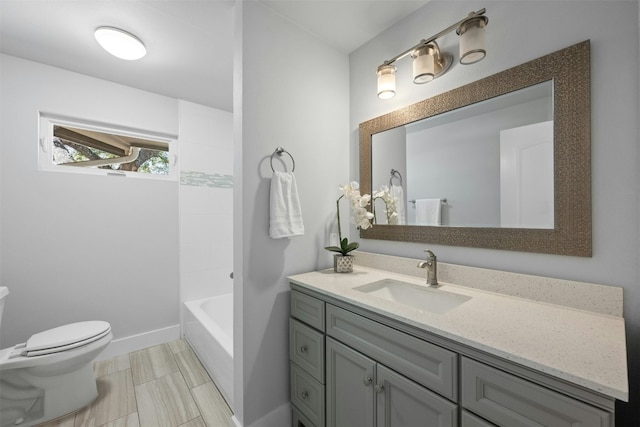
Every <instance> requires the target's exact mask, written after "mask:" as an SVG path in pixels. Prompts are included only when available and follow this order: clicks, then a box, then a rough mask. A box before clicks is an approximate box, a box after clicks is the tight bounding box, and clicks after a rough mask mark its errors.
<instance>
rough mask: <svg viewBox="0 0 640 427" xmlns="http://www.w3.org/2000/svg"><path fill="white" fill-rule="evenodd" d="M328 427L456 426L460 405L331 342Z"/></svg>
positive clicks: (345, 347)
mask: <svg viewBox="0 0 640 427" xmlns="http://www.w3.org/2000/svg"><path fill="white" fill-rule="evenodd" d="M326 386H327V388H326V390H327V400H326V403H327V417H326V419H327V427H353V426H362V427H367V426H371V427H373V426H377V427H454V426H456V425H457V421H456V420H457V412H458V409H457V405H455V404H454V403H451V402H449V401H447V400H446V399H444V398H442V397H440V396H438V395H437V394H435V393H433V392H431V391H429V390H428V389H426V388H425V387H422V386H421V385H419V384H417V383H415V382H413V381H411V380H409V379H407V378H405V377H403V376H402V375H400V374H398V373H396V372H394V371H393V370H391V369H389V368H387V367H386V366H384V365H382V364H380V363H377V362H376V361H375V360H373V359H370V358H369V357H367V356H365V355H363V354H361V353H359V352H357V351H355V350H353V349H351V348H349V347H347V346H346V345H344V344H342V343H340V342H338V341H336V340H334V339H332V338H329V337H328V338H327V385H326Z"/></svg>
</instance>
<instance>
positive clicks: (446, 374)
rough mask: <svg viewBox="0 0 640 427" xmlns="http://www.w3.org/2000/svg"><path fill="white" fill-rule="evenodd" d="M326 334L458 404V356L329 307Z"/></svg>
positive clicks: (394, 330)
mask: <svg viewBox="0 0 640 427" xmlns="http://www.w3.org/2000/svg"><path fill="white" fill-rule="evenodd" d="M326 316H327V334H328V335H330V336H332V337H334V338H336V339H338V340H339V341H342V342H343V343H345V344H347V345H348V346H350V347H352V348H354V349H356V350H358V351H360V352H361V353H364V354H366V355H367V356H369V357H371V358H373V359H375V360H377V361H379V362H381V363H383V364H384V365H386V366H388V367H389V368H391V369H393V370H394V371H396V372H399V373H401V374H403V375H404V376H406V377H409V378H411V379H412V380H413V381H415V382H417V383H419V384H422V385H423V386H425V387H427V388H429V389H431V390H433V391H435V392H437V393H440V394H441V395H443V396H444V397H446V398H448V399H449V400H452V401H454V402H457V401H458V371H457V364H458V362H457V361H458V355H457V354H456V353H454V352H452V351H449V350H445V349H444V348H442V347H438V346H436V345H434V344H431V343H428V342H426V341H423V340H421V339H418V338H416V337H414V336H411V335H409V334H405V333H404V332H400V331H398V330H396V329H393V328H390V327H388V326H384V325H382V324H380V323H378V322H374V321H372V320H369V319H367V318H364V317H362V316H359V315H357V314H354V313H351V312H349V311H347V310H343V309H341V308H338V307H335V306H333V305H331V304H327V307H326Z"/></svg>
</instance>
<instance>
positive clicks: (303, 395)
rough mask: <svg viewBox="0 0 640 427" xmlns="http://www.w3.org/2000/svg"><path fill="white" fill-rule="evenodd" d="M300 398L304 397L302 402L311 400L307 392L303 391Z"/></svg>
mask: <svg viewBox="0 0 640 427" xmlns="http://www.w3.org/2000/svg"><path fill="white" fill-rule="evenodd" d="M300 397H302V400H307V399H308V398H309V393H307V392H306V391H303V392H302V394H301V395H300Z"/></svg>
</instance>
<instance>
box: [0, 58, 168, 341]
mask: <svg viewBox="0 0 640 427" xmlns="http://www.w3.org/2000/svg"><path fill="white" fill-rule="evenodd" d="M1 59H2V61H1V62H2V64H1V66H2V73H1V77H2V80H1V87H2V99H1V101H0V102H1V108H2V129H1V134H0V141H1V146H2V165H1V174H2V188H1V194H2V226H1V227H0V228H1V229H2V244H1V246H2V255H3V256H2V284H3V285H4V286H7V287H9V291H10V295H9V297H8V300H7V302H6V305H5V313H4V319H3V322H2V346H3V347H5V346H8V345H13V344H17V343H19V342H22V341H24V340H26V339H27V338H29V336H30V335H31V334H34V333H36V332H40V331H43V330H45V329H48V328H52V327H54V326H60V325H62V324H66V323H71V322H77V321H82V320H93V319H102V320H106V321H108V322H110V323H111V326H112V328H113V333H114V337H115V338H116V339H118V338H123V337H128V336H131V335H135V334H140V333H144V332H149V331H153V330H157V329H162V328H167V327H175V329H176V336H177V331H178V329H177V324H178V304H177V302H178V245H177V242H178V183H177V181H162V180H151V179H141V178H122V177H113V176H97V175H84V174H78V173H64V172H43V171H39V170H38V168H37V164H38V162H37V154H38V153H37V150H38V111H45V112H49V113H57V114H61V115H66V116H71V117H77V118H83V119H88V120H94V121H100V122H106V123H113V124H119V125H122V126H129V127H132V128H138V129H148V130H152V131H157V132H165V133H168V134H173V135H177V133H178V102H177V100H175V99H172V98H167V97H164V96H160V95H155V94H152V93H149V92H144V91H141V90H137V89H132V88H130V87H126V86H122V85H117V84H114V83H110V82H107V81H104V80H99V79H95V78H91V77H87V76H84V75H81V74H76V73H71V72H69V71H65V70H62V69H59V68H54V67H50V66H46V65H42V64H38V63H35V62H31V61H25V60H22V59H19V58H16V57H12V56H7V55H2V56H1Z"/></svg>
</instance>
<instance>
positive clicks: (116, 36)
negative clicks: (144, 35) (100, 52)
mask: <svg viewBox="0 0 640 427" xmlns="http://www.w3.org/2000/svg"><path fill="white" fill-rule="evenodd" d="M94 36H95V38H96V40H97V41H98V43H100V46H102V47H103V48H104V50H106V51H107V52H109V53H110V54H112V55H113V56H115V57H118V58H120V59H126V60H129V61H132V60H135V59H140V58H142V57H143V56H145V55H146V54H147V49H146V48H145V47H144V44H143V43H142V41H140V39H139V38H137V37H136V36H134V35H133V34H130V33H128V32H126V31H123V30H121V29H119V28H114V27H100V28H98V29H97V30H96V31H95V34H94Z"/></svg>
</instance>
